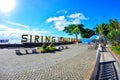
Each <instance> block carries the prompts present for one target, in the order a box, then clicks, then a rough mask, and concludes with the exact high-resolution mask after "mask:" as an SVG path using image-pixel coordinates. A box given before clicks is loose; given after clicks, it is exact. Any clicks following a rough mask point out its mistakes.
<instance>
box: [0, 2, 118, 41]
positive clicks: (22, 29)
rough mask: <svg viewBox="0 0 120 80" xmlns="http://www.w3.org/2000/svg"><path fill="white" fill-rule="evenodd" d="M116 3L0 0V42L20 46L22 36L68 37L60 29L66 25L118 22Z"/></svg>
mask: <svg viewBox="0 0 120 80" xmlns="http://www.w3.org/2000/svg"><path fill="white" fill-rule="evenodd" d="M119 4H120V1H119V0H0V39H10V40H11V43H20V40H21V35H22V34H32V35H35V34H36V35H43V36H44V35H45V36H56V37H61V36H62V37H75V36H74V35H73V36H69V35H68V34H66V33H64V32H63V31H62V30H63V28H64V26H67V25H69V24H79V23H82V24H84V25H85V28H90V29H94V27H96V24H99V23H102V22H106V23H108V20H109V19H118V21H120V10H119V9H120V5H119Z"/></svg>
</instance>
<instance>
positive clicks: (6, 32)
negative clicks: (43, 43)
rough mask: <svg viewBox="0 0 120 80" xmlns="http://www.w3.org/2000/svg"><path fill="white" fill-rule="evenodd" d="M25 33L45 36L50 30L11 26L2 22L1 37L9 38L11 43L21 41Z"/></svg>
mask: <svg viewBox="0 0 120 80" xmlns="http://www.w3.org/2000/svg"><path fill="white" fill-rule="evenodd" d="M23 34H28V35H42V36H44V35H48V34H49V32H48V31H47V30H36V29H35V30H34V29H32V30H25V29H17V28H10V27H9V26H6V25H4V24H0V39H9V40H10V43H21V36H22V35H23Z"/></svg>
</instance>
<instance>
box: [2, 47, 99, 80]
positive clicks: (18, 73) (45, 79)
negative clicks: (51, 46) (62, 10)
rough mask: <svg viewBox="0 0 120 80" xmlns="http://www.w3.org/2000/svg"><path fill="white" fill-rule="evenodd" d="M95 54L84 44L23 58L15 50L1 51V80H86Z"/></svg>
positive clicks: (94, 51) (23, 56) (92, 65)
mask: <svg viewBox="0 0 120 80" xmlns="http://www.w3.org/2000/svg"><path fill="white" fill-rule="evenodd" d="M20 50H23V51H24V50H25V49H22V48H21V49H20ZM96 52H97V51H96V50H94V49H91V50H88V47H87V45H69V49H65V50H62V51H56V53H46V54H29V55H22V56H17V55H16V54H15V49H9V50H7V49H0V80H85V79H86V77H88V76H89V75H90V74H91V73H90V72H91V70H92V69H93V68H94V64H95V59H96Z"/></svg>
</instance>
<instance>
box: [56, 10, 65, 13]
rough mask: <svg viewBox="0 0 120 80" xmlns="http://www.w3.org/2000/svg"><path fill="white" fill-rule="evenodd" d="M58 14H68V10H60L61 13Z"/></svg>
mask: <svg viewBox="0 0 120 80" xmlns="http://www.w3.org/2000/svg"><path fill="white" fill-rule="evenodd" d="M57 13H63V14H67V11H66V10H59V11H57Z"/></svg>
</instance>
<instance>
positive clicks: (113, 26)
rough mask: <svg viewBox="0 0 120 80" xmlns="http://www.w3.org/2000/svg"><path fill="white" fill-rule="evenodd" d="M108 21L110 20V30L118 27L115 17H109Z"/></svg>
mask: <svg viewBox="0 0 120 80" xmlns="http://www.w3.org/2000/svg"><path fill="white" fill-rule="evenodd" d="M109 22H110V25H109V27H110V29H111V30H116V31H117V30H118V29H119V22H118V20H117V19H114V20H112V19H111V20H109Z"/></svg>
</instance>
